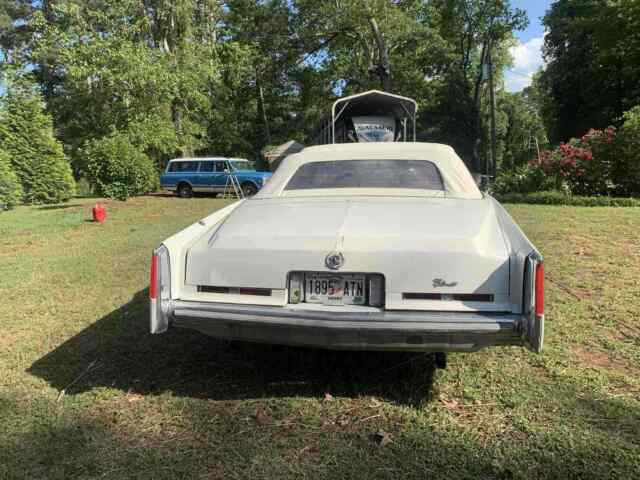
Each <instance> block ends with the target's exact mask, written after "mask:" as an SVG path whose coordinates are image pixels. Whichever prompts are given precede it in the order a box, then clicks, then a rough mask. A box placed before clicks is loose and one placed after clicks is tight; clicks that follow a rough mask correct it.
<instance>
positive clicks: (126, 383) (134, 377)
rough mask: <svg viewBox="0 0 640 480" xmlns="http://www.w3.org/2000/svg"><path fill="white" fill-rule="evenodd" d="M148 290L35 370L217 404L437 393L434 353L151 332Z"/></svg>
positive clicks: (58, 381) (51, 377)
mask: <svg viewBox="0 0 640 480" xmlns="http://www.w3.org/2000/svg"><path fill="white" fill-rule="evenodd" d="M147 304H148V300H147V291H146V290H144V291H140V292H138V293H137V294H136V295H135V296H134V297H133V298H132V300H131V301H130V302H129V303H127V304H126V305H123V306H122V307H120V308H118V309H117V310H115V311H113V312H111V313H110V314H109V315H107V316H105V317H103V318H101V319H100V320H98V321H97V322H95V323H94V324H92V325H91V326H89V327H88V328H86V329H85V330H83V331H82V332H80V333H79V334H77V335H76V336H74V337H73V338H71V339H69V340H67V341H66V342H64V343H63V344H62V345H60V346H59V347H57V348H56V349H55V350H53V351H52V352H50V353H48V354H47V355H45V356H44V357H42V358H41V359H39V360H37V361H36V362H35V363H34V364H33V365H32V366H31V368H30V369H29V372H30V373H32V374H34V375H36V376H38V377H40V378H43V379H45V380H46V381H47V382H49V383H50V384H51V385H52V386H53V387H54V388H56V389H57V390H59V391H61V390H63V389H64V390H65V394H66V395H69V394H74V393H78V392H83V391H86V390H90V389H92V388H94V387H116V388H119V389H121V390H123V391H125V392H129V391H131V392H135V393H140V394H157V393H162V392H166V391H171V392H173V393H174V394H176V395H179V396H188V397H193V396H196V397H206V398H210V399H215V400H229V399H251V398H264V397H273V396H322V395H324V393H325V392H330V393H331V394H332V395H340V396H343V395H344V396H359V395H377V396H381V397H384V398H386V399H389V400H392V401H395V402H398V403H400V404H405V405H419V404H421V403H422V402H424V401H425V400H428V399H430V398H431V396H432V386H433V377H434V370H435V369H434V365H433V362H432V360H431V357H430V356H428V355H416V354H403V353H376V352H336V351H326V350H315V349H304V348H291V347H277V346H267V345H257V344H243V343H239V344H236V343H234V344H231V343H229V342H224V341H220V340H216V339H213V338H210V337H207V336H205V335H202V334H200V333H198V332H191V331H187V330H181V329H172V330H170V331H169V332H168V333H166V334H164V335H157V336H155V335H151V334H149V333H148V322H147V318H148V310H147Z"/></svg>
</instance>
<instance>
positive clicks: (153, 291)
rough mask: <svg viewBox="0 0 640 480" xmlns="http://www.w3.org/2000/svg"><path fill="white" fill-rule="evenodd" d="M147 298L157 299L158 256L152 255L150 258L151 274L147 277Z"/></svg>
mask: <svg viewBox="0 0 640 480" xmlns="http://www.w3.org/2000/svg"><path fill="white" fill-rule="evenodd" d="M149 298H150V299H152V300H155V299H156V298H158V256H157V255H156V254H155V253H154V254H153V256H152V257H151V273H150V275H149Z"/></svg>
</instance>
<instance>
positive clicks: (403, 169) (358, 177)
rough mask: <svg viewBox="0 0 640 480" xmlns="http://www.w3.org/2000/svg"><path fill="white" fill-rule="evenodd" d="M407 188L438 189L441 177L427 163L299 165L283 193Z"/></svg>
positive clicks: (405, 161) (337, 162) (433, 165)
mask: <svg viewBox="0 0 640 480" xmlns="http://www.w3.org/2000/svg"><path fill="white" fill-rule="evenodd" d="M316 188H407V189H417V190H442V191H444V183H443V182H442V176H441V175H440V172H439V170H438V167H436V166H435V164H434V163H433V162H429V161H427V160H339V161H326V162H312V163H306V164H304V165H302V166H301V167H300V168H298V170H297V171H296V173H295V174H294V175H293V177H291V180H289V183H288V184H287V186H286V187H285V190H305V189H316Z"/></svg>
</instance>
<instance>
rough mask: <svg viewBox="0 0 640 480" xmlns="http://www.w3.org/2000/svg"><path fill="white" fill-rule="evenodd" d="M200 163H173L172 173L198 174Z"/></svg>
mask: <svg viewBox="0 0 640 480" xmlns="http://www.w3.org/2000/svg"><path fill="white" fill-rule="evenodd" d="M198 163H199V162H171V164H170V165H169V171H170V172H197V171H198Z"/></svg>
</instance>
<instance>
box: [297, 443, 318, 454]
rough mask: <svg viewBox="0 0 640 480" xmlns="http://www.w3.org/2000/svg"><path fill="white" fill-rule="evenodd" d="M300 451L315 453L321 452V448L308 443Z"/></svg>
mask: <svg viewBox="0 0 640 480" xmlns="http://www.w3.org/2000/svg"><path fill="white" fill-rule="evenodd" d="M300 453H308V454H311V455H315V454H317V453H320V449H319V448H318V447H314V446H310V445H307V446H306V447H304V448H303V449H302V450H300Z"/></svg>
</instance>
